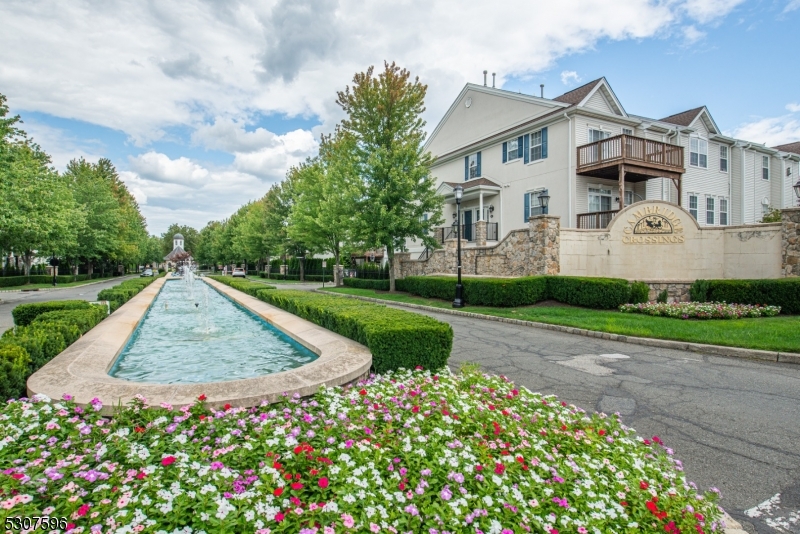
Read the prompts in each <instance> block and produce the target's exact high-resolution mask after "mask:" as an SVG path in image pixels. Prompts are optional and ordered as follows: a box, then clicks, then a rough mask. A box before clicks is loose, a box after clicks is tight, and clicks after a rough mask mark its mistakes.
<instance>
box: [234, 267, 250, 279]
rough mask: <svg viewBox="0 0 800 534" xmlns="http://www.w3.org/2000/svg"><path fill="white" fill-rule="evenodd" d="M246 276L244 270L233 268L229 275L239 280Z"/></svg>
mask: <svg viewBox="0 0 800 534" xmlns="http://www.w3.org/2000/svg"><path fill="white" fill-rule="evenodd" d="M246 275H247V273H246V272H244V269H242V268H241V267H234V268H233V272H232V273H231V276H238V277H240V278H244V277H245V276H246Z"/></svg>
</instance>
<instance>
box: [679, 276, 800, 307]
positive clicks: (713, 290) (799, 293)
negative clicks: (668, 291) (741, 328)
mask: <svg viewBox="0 0 800 534" xmlns="http://www.w3.org/2000/svg"><path fill="white" fill-rule="evenodd" d="M689 294H690V296H691V299H692V300H694V301H697V302H729V303H735V304H769V305H772V306H780V307H781V313H785V314H800V278H779V279H772V280H696V281H695V282H694V283H693V284H692V286H691V287H690V288H689Z"/></svg>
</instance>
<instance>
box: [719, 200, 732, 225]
mask: <svg viewBox="0 0 800 534" xmlns="http://www.w3.org/2000/svg"><path fill="white" fill-rule="evenodd" d="M723 201H724V202H725V211H722V202H723ZM723 213H724V214H725V219H726V220H725V224H722V214H723ZM717 224H718V225H719V226H730V225H731V201H730V199H729V198H728V197H725V196H720V197H717Z"/></svg>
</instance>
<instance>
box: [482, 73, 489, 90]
mask: <svg viewBox="0 0 800 534" xmlns="http://www.w3.org/2000/svg"><path fill="white" fill-rule="evenodd" d="M488 72H489V71H488V70H485V71H483V86H484V87H486V74H487V73H488Z"/></svg>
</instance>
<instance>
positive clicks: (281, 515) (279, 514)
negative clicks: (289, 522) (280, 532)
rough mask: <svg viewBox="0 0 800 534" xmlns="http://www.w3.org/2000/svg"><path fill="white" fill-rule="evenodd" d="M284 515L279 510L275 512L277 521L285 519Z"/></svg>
mask: <svg viewBox="0 0 800 534" xmlns="http://www.w3.org/2000/svg"><path fill="white" fill-rule="evenodd" d="M283 517H284V515H283V512H278V513H277V514H275V521H277V522H278V523H280V522H281V521H283Z"/></svg>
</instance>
